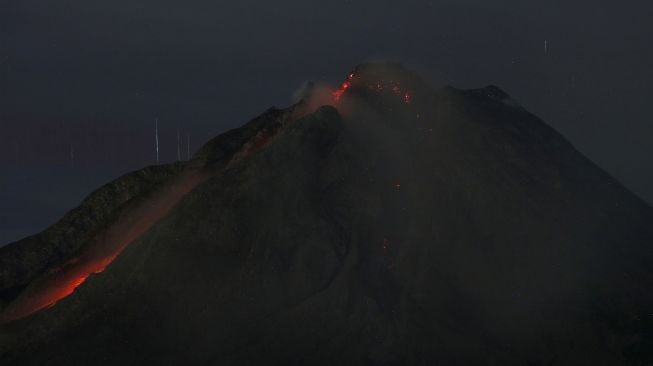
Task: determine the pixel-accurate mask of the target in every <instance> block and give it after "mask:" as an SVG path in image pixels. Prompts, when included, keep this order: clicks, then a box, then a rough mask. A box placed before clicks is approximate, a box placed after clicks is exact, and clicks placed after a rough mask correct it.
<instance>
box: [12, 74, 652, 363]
mask: <svg viewBox="0 0 653 366" xmlns="http://www.w3.org/2000/svg"><path fill="white" fill-rule="evenodd" d="M333 98H334V99H335V101H334V102H333V104H334V105H335V107H334V106H322V107H319V108H317V109H316V110H313V109H314V108H313V107H312V106H313V105H314V104H315V103H314V102H312V101H311V100H305V101H303V102H301V103H299V104H298V105H295V106H293V107H291V108H289V109H286V110H278V109H271V110H269V111H268V112H266V113H265V114H263V115H262V116H260V117H258V118H256V119H254V120H253V121H251V122H250V123H248V124H247V125H245V126H243V127H242V128H240V129H236V130H233V131H230V132H227V133H225V134H223V135H221V136H219V137H217V138H215V139H214V140H212V141H210V142H209V143H207V144H206V145H205V146H204V147H203V148H202V149H201V150H200V151H199V152H198V153H197V154H196V155H195V156H194V158H193V159H192V160H191V161H189V162H187V163H183V164H176V165H174V166H167V167H156V168H154V167H153V168H148V169H146V170H144V171H141V172H136V173H132V174H131V175H128V176H125V177H123V178H121V179H119V180H117V181H116V182H114V183H111V184H109V185H107V186H105V187H103V188H101V189H100V190H98V191H97V192H96V193H94V194H93V195H92V196H90V197H89V199H87V201H85V202H84V203H83V204H82V206H80V208H78V209H76V210H73V211H72V212H71V213H69V214H68V215H67V216H66V217H65V218H64V219H63V220H62V221H61V222H60V223H58V224H57V225H55V226H53V227H52V228H51V229H49V230H47V231H46V232H44V233H41V234H39V235H37V236H35V237H32V238H28V239H25V240H23V241H21V242H17V243H14V244H12V245H9V246H7V247H6V248H2V249H0V263H1V264H2V268H0V271H1V272H0V273H1V274H2V277H1V279H0V295H2V302H1V303H0V305H1V306H2V308H0V309H1V310H2V313H1V314H2V315H1V316H0V318H2V319H3V324H2V325H0V355H1V356H0V361H1V362H2V364H3V365H40V364H57V365H58V364H61V365H64V364H65V365H77V364H79V365H88V364H99V365H118V364H120V365H123V364H127V365H129V364H134V365H142V364H202V365H205V364H216V365H231V364H233V365H242V364H283V365H288V364H325V365H326V364H329V365H331V364H374V365H386V364H419V365H434V364H442V365H453V364H460V365H467V364H487V365H578V364H592V365H645V364H651V363H653V291H652V290H653V273H652V271H653V226H652V225H651V224H653V210H652V209H651V207H649V206H648V205H646V204H645V203H644V202H642V201H641V200H640V199H638V198H637V197H635V196H634V195H633V194H631V193H630V192H629V191H628V190H626V189H625V188H624V187H623V186H622V185H620V184H619V183H618V182H616V181H615V180H614V179H613V178H611V177H610V176H608V175H607V174H606V173H605V172H603V171H602V170H601V169H599V168H598V167H596V166H595V165H594V164H592V163H591V162H590V161H588V160H587V159H586V158H585V157H583V156H582V155H581V154H580V153H579V152H577V151H576V150H575V149H574V148H573V147H572V146H571V145H570V144H569V143H568V142H567V141H566V140H565V139H564V138H563V137H562V136H560V135H559V134H558V133H556V132H555V131H554V130H552V129H551V128H550V127H548V126H546V125H545V124H544V123H543V122H542V121H540V120H539V119H538V118H536V117H534V116H533V115H531V114H529V113H528V112H527V111H525V110H524V109H523V108H521V107H520V106H519V105H518V104H517V103H516V102H514V101H513V100H512V99H511V98H510V97H509V96H508V95H507V94H505V93H504V92H502V91H501V90H500V89H498V88H496V87H493V86H490V87H486V88H483V89H478V90H468V91H464V90H458V89H454V88H450V87H447V88H443V89H439V90H433V89H431V88H429V87H428V86H426V85H424V84H423V83H422V82H421V81H420V79H419V77H417V76H416V75H414V74H412V73H411V72H409V71H406V70H404V69H403V68H402V67H401V66H398V65H393V64H368V65H361V66H359V67H357V68H356V69H355V70H354V71H353V72H352V73H351V74H350V75H349V76H348V77H347V79H346V80H345V82H344V83H343V84H342V86H341V88H340V89H339V90H337V91H336V92H334V93H333ZM318 104H319V103H318ZM107 258H108V259H107ZM114 258H115V260H114ZM88 263H94V265H89V264H88ZM97 263H100V264H99V265H98V264H97ZM80 276H81V277H83V278H82V279H81V281H78V280H79V279H80V278H81V277H80ZM80 284H81V285H80ZM57 286H58V287H57ZM77 286H79V287H77ZM52 288H57V289H63V290H62V291H59V292H58V291H56V290H52ZM62 294H63V295H65V296H61V295H62ZM55 295H56V296H55ZM35 304H37V305H39V304H45V305H46V306H42V307H39V306H36V305H35ZM30 309H31V310H30Z"/></svg>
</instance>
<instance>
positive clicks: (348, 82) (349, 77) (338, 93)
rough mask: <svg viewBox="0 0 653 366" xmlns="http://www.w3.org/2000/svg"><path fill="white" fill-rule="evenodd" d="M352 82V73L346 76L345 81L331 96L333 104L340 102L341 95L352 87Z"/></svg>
mask: <svg viewBox="0 0 653 366" xmlns="http://www.w3.org/2000/svg"><path fill="white" fill-rule="evenodd" d="M353 80H354V73H353V72H352V73H349V75H347V80H345V81H344V82H343V83H342V84H340V88H338V89H336V90H335V91H334V92H333V93H331V95H333V100H334V101H335V102H338V101H339V100H340V97H342V95H343V94H345V92H346V91H347V89H349V88H350V87H351V85H352V81H353Z"/></svg>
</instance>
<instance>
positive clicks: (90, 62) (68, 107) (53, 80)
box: [0, 0, 653, 245]
mask: <svg viewBox="0 0 653 366" xmlns="http://www.w3.org/2000/svg"><path fill="white" fill-rule="evenodd" d="M535 3H537V4H535ZM652 18H653V2H651V1H650V0H647V1H643V0H642V1H627V2H617V1H605V0H600V1H596V0H593V1H589V0H587V1H585V0H583V1H577V0H567V1H540V2H534V1H523V0H503V1H487V0H467V1H465V0H448V1H387V0H365V1H354V0H350V1H344V0H333V1H307V0H292V1H284V0H277V1H263V0H257V1H253V0H239V1H229V2H227V1H215V0H184V1H181V0H176V1H172V0H112V1H98V0H59V1H50V0H39V1H36V0H4V1H1V2H0V103H1V104H0V168H1V169H0V245H2V244H3V243H6V242H9V241H12V240H16V239H18V238H20V237H23V236H26V235H28V234H31V233H35V232H37V231H39V230H41V229H43V228H45V227H46V226H47V225H49V224H51V223H53V222H54V221H56V220H57V219H58V218H59V217H60V216H61V215H62V214H63V213H65V212H66V211H67V210H68V209H70V208H72V207H74V206H75V205H77V204H78V203H79V202H80V200H81V199H82V198H83V197H84V196H86V195H87V194H88V193H90V192H91V191H92V190H93V189H95V188H97V187H98V186H99V185H101V184H102V183H105V182H107V181H109V180H110V179H113V178H115V177H117V176H118V175H120V174H123V173H125V172H128V171H131V170H135V169H138V168H141V167H143V166H144V165H148V164H152V163H154V162H155V160H154V159H155V155H154V138H153V136H154V120H155V118H157V117H158V118H159V127H160V131H161V150H162V151H161V158H162V161H171V160H174V159H176V154H177V152H176V139H177V130H179V131H180V134H181V136H182V140H185V139H186V138H190V142H191V148H192V149H195V148H197V147H198V146H199V145H200V144H201V143H203V142H205V141H206V140H208V139H209V138H211V137H212V136H214V135H216V134H218V133H220V132H223V131H225V130H226V129H229V128H233V127H236V126H239V125H241V124H242V123H244V122H246V121H247V120H249V119H250V118H252V117H254V116H256V115H258V114H259V113H261V112H262V111H264V110H265V109H267V108H268V107H270V106H272V105H277V106H286V105H288V104H289V103H290V99H291V95H292V94H293V92H294V91H295V90H296V89H297V88H298V87H299V86H300V85H301V84H302V82H304V81H306V80H315V81H318V82H327V83H337V82H339V81H340V80H341V79H342V78H343V77H344V75H346V73H347V72H348V71H349V70H350V69H351V68H352V67H353V66H354V65H356V64H357V63H360V62H362V61H368V60H384V59H385V60H395V61H402V62H404V63H405V64H407V65H408V66H411V67H413V68H416V69H418V70H421V71H422V72H423V74H424V75H425V77H426V78H427V79H428V80H431V81H432V83H434V84H436V83H447V84H451V85H453V86H456V87H461V88H471V87H480V86H485V85H487V84H496V85H498V86H500V87H501V88H502V89H504V90H505V91H507V92H508V93H509V94H511V95H512V96H513V98H515V99H517V100H518V101H520V102H521V104H522V105H524V106H525V107H526V108H527V109H529V110H530V111H531V112H533V113H535V114H536V115H538V116H540V117H542V118H543V119H544V120H545V121H547V122H548V123H549V124H550V125H552V126H553V127H555V128H556V129H557V130H558V131H560V132H561V133H563V134H564V135H565V136H567V138H569V139H570V140H571V141H572V142H573V143H574V145H575V146H576V147H577V148H578V149H579V150H581V151H582V152H583V153H585V154H586V155H587V156H589V157H590V158H591V159H592V160H593V161H595V162H596V163H597V164H598V165H600V166H601V167H603V168H604V169H605V170H607V171H608V172H610V173H611V174H613V175H614V176H616V177H617V178H618V179H619V180H620V181H621V182H623V183H624V184H625V185H626V186H628V187H629V188H630V189H632V190H633V191H634V192H635V193H637V194H638V195H639V196H640V197H642V198H644V199H646V200H647V201H648V202H653V111H652V109H651V107H650V103H649V98H651V97H652V96H653V70H652V68H651V66H652V65H653V22H651V19H652ZM545 41H546V44H547V47H546V48H547V50H545Z"/></svg>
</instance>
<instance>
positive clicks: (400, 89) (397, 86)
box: [331, 72, 413, 104]
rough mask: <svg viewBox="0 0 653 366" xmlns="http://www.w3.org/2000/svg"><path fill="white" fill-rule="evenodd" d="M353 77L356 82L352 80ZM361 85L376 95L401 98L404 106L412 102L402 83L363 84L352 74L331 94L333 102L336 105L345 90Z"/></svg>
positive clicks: (377, 82) (380, 80) (359, 78)
mask: <svg viewBox="0 0 653 366" xmlns="http://www.w3.org/2000/svg"><path fill="white" fill-rule="evenodd" d="M355 77H356V80H354V78H355ZM361 85H362V86H363V87H366V88H367V89H369V90H370V91H373V92H377V93H381V92H384V91H389V92H391V93H392V94H394V95H396V96H397V97H399V98H401V100H402V101H403V102H404V103H406V104H411V103H412V102H413V92H412V91H411V90H409V89H408V88H407V87H406V86H404V85H402V83H400V82H398V81H394V80H385V79H378V80H373V81H367V82H364V81H362V80H361V77H360V75H356V74H355V73H353V72H351V73H349V75H347V79H346V80H345V81H344V82H343V83H342V84H340V87H339V88H338V89H336V90H334V91H333V92H332V93H331V95H332V96H333V100H334V102H335V103H337V102H338V101H340V99H341V98H342V95H343V94H345V92H346V91H347V90H349V89H351V88H352V86H361Z"/></svg>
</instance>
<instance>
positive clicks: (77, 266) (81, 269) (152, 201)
mask: <svg viewBox="0 0 653 366" xmlns="http://www.w3.org/2000/svg"><path fill="white" fill-rule="evenodd" d="M207 178H208V175H206V174H201V173H194V174H191V175H187V176H185V177H184V178H182V179H180V180H179V181H177V182H175V183H173V184H171V185H169V186H166V187H163V188H162V189H160V190H159V192H157V193H156V194H154V195H152V196H151V197H149V198H148V199H145V200H144V201H142V202H140V203H139V204H138V205H137V206H135V207H133V208H132V209H131V210H129V212H125V213H124V214H122V215H121V216H120V218H118V220H117V221H116V222H115V223H114V224H113V225H112V226H111V228H109V229H108V230H106V231H105V232H104V233H102V234H101V235H100V236H99V237H97V238H96V241H95V242H94V244H92V245H91V246H90V247H89V248H88V249H86V250H85V251H84V252H83V253H81V254H80V255H79V256H78V257H76V258H73V259H71V260H69V261H68V262H66V263H65V264H63V265H62V266H61V267H58V268H56V269H54V270H51V271H50V272H49V273H47V274H46V275H45V276H44V277H43V278H42V279H40V280H38V282H36V283H34V284H32V285H31V286H30V287H29V288H28V289H27V290H26V291H25V292H24V293H23V294H21V295H20V296H19V297H18V298H17V299H16V300H14V302H12V303H11V304H10V305H9V306H8V307H7V309H5V311H4V312H3V313H2V314H0V323H6V322H9V321H13V320H17V319H21V318H24V317H26V316H28V315H31V314H33V313H35V312H37V311H39V310H42V309H45V308H48V307H51V306H53V305H54V304H56V303H57V302H58V301H60V300H61V299H63V298H65V297H67V296H69V295H70V294H72V293H73V292H74V291H75V289H76V288H77V287H79V286H80V285H81V284H82V283H84V282H85V281H86V280H87V279H88V277H89V276H91V275H92V274H96V273H101V272H102V271H104V269H105V268H106V267H107V266H108V265H109V264H111V262H113V260H114V259H115V258H116V257H117V256H118V255H119V254H120V253H121V252H122V251H123V249H125V247H127V245H129V244H130V243H132V242H133V241H134V240H136V239H137V238H139V237H140V236H141V235H143V234H144V233H145V232H146V231H148V230H149V229H150V227H152V225H154V224H155V223H156V222H157V221H159V220H160V219H161V218H163V217H164V216H165V215H166V214H167V213H168V212H169V211H170V209H172V207H173V206H174V205H175V204H177V203H178V202H179V201H180V200H181V198H182V197H183V196H184V195H186V193H188V192H190V191H191V190H192V189H193V188H195V187H196V186H197V185H198V184H200V183H201V182H203V181H204V180H206V179H207Z"/></svg>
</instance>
